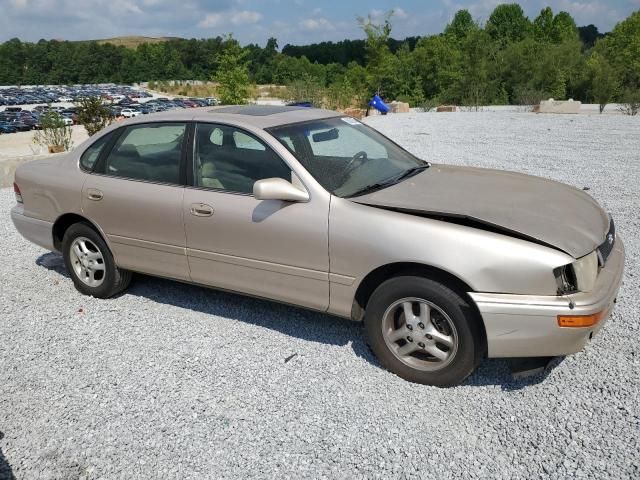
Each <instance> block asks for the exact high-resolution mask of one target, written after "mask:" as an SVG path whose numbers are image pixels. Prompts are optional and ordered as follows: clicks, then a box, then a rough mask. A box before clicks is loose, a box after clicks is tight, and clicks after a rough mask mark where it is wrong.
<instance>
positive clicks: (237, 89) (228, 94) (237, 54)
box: [216, 35, 251, 105]
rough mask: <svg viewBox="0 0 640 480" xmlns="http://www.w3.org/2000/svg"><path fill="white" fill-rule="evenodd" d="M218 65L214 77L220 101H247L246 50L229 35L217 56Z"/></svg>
mask: <svg viewBox="0 0 640 480" xmlns="http://www.w3.org/2000/svg"><path fill="white" fill-rule="evenodd" d="M218 65H219V66H218V74H217V76H216V77H217V80H218V82H219V83H220V86H219V87H218V92H219V95H220V101H221V102H222V103H223V104H226V105H241V104H244V103H247V98H248V97H249V94H250V90H251V84H250V82H249V71H248V69H247V61H246V52H245V51H243V50H242V48H241V47H240V44H239V43H238V41H237V40H235V39H234V38H233V37H232V36H231V35H229V36H228V37H227V39H226V45H225V48H224V50H223V51H222V53H221V54H220V56H219V57H218Z"/></svg>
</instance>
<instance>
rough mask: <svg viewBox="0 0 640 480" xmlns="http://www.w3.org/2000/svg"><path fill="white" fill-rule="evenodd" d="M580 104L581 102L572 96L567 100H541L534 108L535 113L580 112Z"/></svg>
mask: <svg viewBox="0 0 640 480" xmlns="http://www.w3.org/2000/svg"><path fill="white" fill-rule="evenodd" d="M580 105H582V102H576V101H574V100H573V99H572V98H571V99H569V100H554V99H553V98H550V99H549V100H542V101H541V102H540V105H538V108H534V110H533V111H534V112H536V113H564V114H577V113H580Z"/></svg>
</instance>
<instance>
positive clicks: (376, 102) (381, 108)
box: [369, 95, 390, 113]
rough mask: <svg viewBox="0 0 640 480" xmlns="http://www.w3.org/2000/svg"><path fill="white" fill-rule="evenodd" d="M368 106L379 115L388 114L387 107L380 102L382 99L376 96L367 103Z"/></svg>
mask: <svg viewBox="0 0 640 480" xmlns="http://www.w3.org/2000/svg"><path fill="white" fill-rule="evenodd" d="M369 106H370V107H373V108H375V109H376V110H378V111H379V112H381V113H389V110H390V109H389V106H388V105H387V104H386V103H384V102H383V101H382V99H381V98H380V97H379V96H378V95H374V96H373V98H372V99H371V101H370V102H369Z"/></svg>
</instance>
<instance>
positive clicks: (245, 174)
mask: <svg viewBox="0 0 640 480" xmlns="http://www.w3.org/2000/svg"><path fill="white" fill-rule="evenodd" d="M193 157H194V158H193V161H194V166H193V169H194V177H195V184H196V186H197V187H205V188H213V189H217V190H225V191H228V192H235V193H245V194H252V193H253V184H254V183H255V182H257V181H258V180H263V179H265V178H274V177H277V178H283V179H285V180H287V181H291V169H290V168H289V167H288V166H287V164H286V163H284V161H283V160H282V159H281V158H280V157H279V156H278V155H277V154H276V153H275V152H274V151H273V150H272V149H271V148H269V147H268V146H267V145H266V144H265V143H264V142H262V141H261V140H259V139H257V138H256V137H254V136H253V135H251V134H249V133H247V132H244V131H242V130H240V129H238V128H235V127H231V126H226V125H213V124H207V123H200V124H198V125H197V126H196V134H195V144H194V155H193Z"/></svg>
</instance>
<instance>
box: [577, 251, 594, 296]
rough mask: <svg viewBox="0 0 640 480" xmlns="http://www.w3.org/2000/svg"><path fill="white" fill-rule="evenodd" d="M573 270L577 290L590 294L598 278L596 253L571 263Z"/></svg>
mask: <svg viewBox="0 0 640 480" xmlns="http://www.w3.org/2000/svg"><path fill="white" fill-rule="evenodd" d="M573 270H574V272H575V275H576V280H577V281H578V285H577V287H578V290H580V291H581V292H590V291H591V290H592V289H593V287H594V285H595V284H596V278H597V277H598V253H597V252H595V251H594V252H591V253H590V254H589V255H585V256H584V257H582V258H579V259H578V260H576V261H575V262H573Z"/></svg>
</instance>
